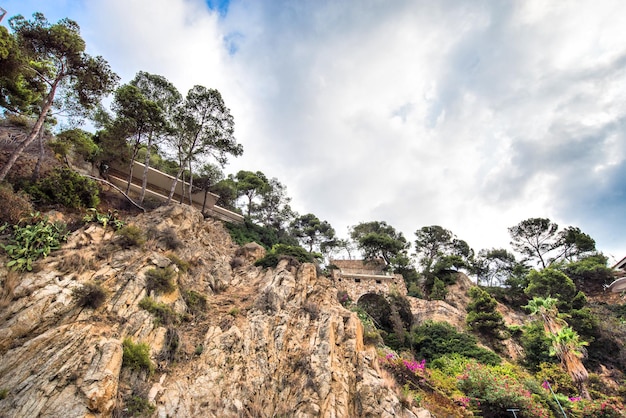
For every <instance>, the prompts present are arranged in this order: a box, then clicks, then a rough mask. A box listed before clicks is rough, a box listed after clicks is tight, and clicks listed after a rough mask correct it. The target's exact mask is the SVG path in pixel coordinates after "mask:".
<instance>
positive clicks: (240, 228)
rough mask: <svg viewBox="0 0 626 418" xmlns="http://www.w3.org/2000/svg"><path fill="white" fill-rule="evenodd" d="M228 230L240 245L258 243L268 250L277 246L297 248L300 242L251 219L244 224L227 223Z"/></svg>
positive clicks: (247, 219)
mask: <svg viewBox="0 0 626 418" xmlns="http://www.w3.org/2000/svg"><path fill="white" fill-rule="evenodd" d="M226 228H227V229H228V232H229V233H230V236H231V238H232V239H233V241H234V242H235V243H237V244H238V245H244V244H247V243H248V242H256V243H257V244H260V245H262V246H263V247H264V248H265V249H266V250H267V249H270V248H272V247H273V246H274V245H276V244H284V245H291V246H296V245H298V241H297V240H296V239H295V238H294V237H292V236H290V235H288V234H286V233H285V232H284V231H280V230H278V229H276V228H273V227H266V226H261V225H256V224H255V223H254V222H252V221H251V220H250V219H249V218H246V219H245V222H244V223H243V224H241V225H240V224H235V223H227V224H226Z"/></svg>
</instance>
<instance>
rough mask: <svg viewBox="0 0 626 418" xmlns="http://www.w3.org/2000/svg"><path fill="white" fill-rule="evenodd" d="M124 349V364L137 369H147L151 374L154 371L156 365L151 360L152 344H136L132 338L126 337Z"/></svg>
mask: <svg viewBox="0 0 626 418" xmlns="http://www.w3.org/2000/svg"><path fill="white" fill-rule="evenodd" d="M122 349H123V356H122V366H124V367H128V368H129V369H131V370H135V371H142V370H145V371H147V372H148V373H149V374H152V373H153V372H154V365H153V364H152V361H150V346H149V345H148V344H146V343H137V344H135V343H134V342H133V340H131V339H130V338H124V341H123V342H122Z"/></svg>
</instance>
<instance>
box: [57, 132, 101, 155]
mask: <svg viewBox="0 0 626 418" xmlns="http://www.w3.org/2000/svg"><path fill="white" fill-rule="evenodd" d="M49 144H50V147H52V149H53V150H54V151H55V153H57V154H60V155H61V156H62V157H66V156H67V155H68V153H69V151H70V150H71V149H73V150H74V151H75V152H76V153H77V154H78V155H80V156H81V157H82V158H83V159H85V160H86V161H94V159H95V158H96V156H97V155H98V153H99V152H100V148H99V147H98V145H97V144H96V143H95V142H93V135H92V134H90V133H89V132H86V131H83V130H82V129H70V130H67V131H64V132H61V133H60V134H58V135H57V136H56V139H55V140H54V141H51V142H50V143H49Z"/></svg>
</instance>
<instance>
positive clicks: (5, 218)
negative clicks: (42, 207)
mask: <svg viewBox="0 0 626 418" xmlns="http://www.w3.org/2000/svg"><path fill="white" fill-rule="evenodd" d="M31 212H33V205H32V204H31V203H30V200H29V199H28V196H27V195H26V194H25V193H15V192H14V191H13V187H11V185H10V184H0V225H2V224H3V223H4V222H8V223H9V224H11V225H15V224H17V223H18V221H19V220H20V219H21V218H23V217H24V216H26V215H28V214H29V213H31Z"/></svg>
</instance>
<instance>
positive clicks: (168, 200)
mask: <svg viewBox="0 0 626 418" xmlns="http://www.w3.org/2000/svg"><path fill="white" fill-rule="evenodd" d="M182 172H183V169H182V168H179V169H178V173H176V177H174V181H172V187H170V194H169V196H167V202H166V204H167V205H169V204H170V203H171V202H172V196H174V190H176V185H177V184H178V179H179V177H180V175H181V174H182Z"/></svg>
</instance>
